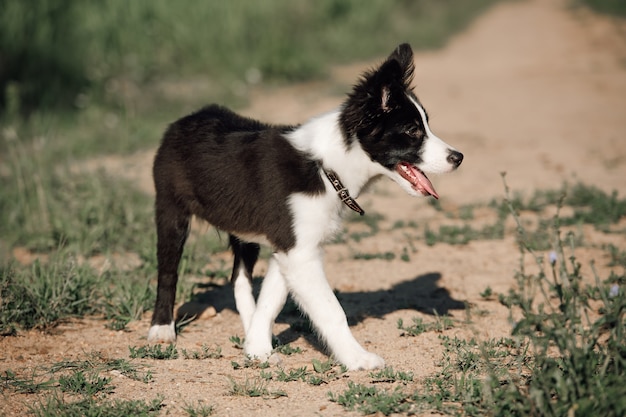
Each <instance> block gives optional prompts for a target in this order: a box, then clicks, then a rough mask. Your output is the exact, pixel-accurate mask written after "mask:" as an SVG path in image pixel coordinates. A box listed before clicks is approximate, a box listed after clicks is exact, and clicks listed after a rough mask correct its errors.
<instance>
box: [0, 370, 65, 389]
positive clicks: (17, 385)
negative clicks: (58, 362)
mask: <svg viewBox="0 0 626 417" xmlns="http://www.w3.org/2000/svg"><path fill="white" fill-rule="evenodd" d="M0 384H1V385H0V387H1V388H0V391H4V390H5V389H7V388H10V389H11V390H13V391H15V392H17V393H20V394H36V393H39V392H41V391H44V390H49V389H53V388H54V387H55V385H56V381H55V380H53V379H48V380H45V381H43V382H36V381H35V376H34V375H33V376H31V377H30V378H21V377H18V376H17V374H16V373H15V372H13V371H12V370H10V369H7V370H5V371H4V374H3V375H0Z"/></svg>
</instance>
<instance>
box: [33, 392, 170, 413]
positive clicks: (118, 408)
mask: <svg viewBox="0 0 626 417" xmlns="http://www.w3.org/2000/svg"><path fill="white" fill-rule="evenodd" d="M162 406H163V405H162V400H161V399H160V398H156V399H154V400H152V401H150V402H145V401H141V400H115V401H109V400H104V401H98V400H96V399H94V398H84V399H82V400H78V401H74V402H70V401H66V400H65V399H64V398H63V397H60V396H58V395H53V396H50V397H46V398H45V399H44V400H43V401H41V402H40V403H38V404H36V405H34V406H32V407H31V410H30V412H31V413H32V414H33V415H34V416H36V417H53V416H61V415H62V416H66V417H126V416H136V417H150V416H157V415H158V414H159V410H160V409H161V408H162Z"/></svg>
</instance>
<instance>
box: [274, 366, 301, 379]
mask: <svg viewBox="0 0 626 417" xmlns="http://www.w3.org/2000/svg"><path fill="white" fill-rule="evenodd" d="M307 375H308V372H307V369H306V366H304V367H302V368H297V369H290V370H289V371H288V372H285V371H284V370H282V369H281V370H279V371H277V372H276V380H277V381H281V382H292V381H305V380H306V377H307Z"/></svg>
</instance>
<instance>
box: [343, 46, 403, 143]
mask: <svg viewBox="0 0 626 417" xmlns="http://www.w3.org/2000/svg"><path fill="white" fill-rule="evenodd" d="M414 69H415V67H414V64H413V51H412V50H411V47H410V46H409V45H408V44H402V45H399V46H398V47H397V48H396V49H395V50H394V51H393V52H392V53H391V55H389V57H388V58H387V59H386V60H385V61H384V62H383V63H382V64H381V65H380V66H379V67H378V68H375V69H373V70H371V71H368V72H366V73H365V74H363V76H362V78H361V80H360V81H359V82H358V83H357V84H356V85H355V86H354V88H353V89H352V92H351V93H350V94H349V95H348V100H347V101H346V102H345V104H344V108H343V111H342V114H341V125H342V128H343V130H344V132H345V136H346V137H347V138H351V137H352V136H353V135H370V134H373V133H375V131H376V129H377V127H378V118H379V117H381V116H382V115H383V114H385V113H387V112H389V111H391V110H393V109H394V108H396V107H398V106H399V105H401V104H400V103H401V100H402V99H401V96H402V95H404V94H406V91H407V90H410V89H411V82H412V81H413V72H414Z"/></svg>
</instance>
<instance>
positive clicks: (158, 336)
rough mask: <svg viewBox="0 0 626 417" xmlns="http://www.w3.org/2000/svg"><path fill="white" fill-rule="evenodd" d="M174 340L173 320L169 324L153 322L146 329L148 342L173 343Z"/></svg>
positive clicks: (174, 328)
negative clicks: (152, 324) (153, 323)
mask: <svg viewBox="0 0 626 417" xmlns="http://www.w3.org/2000/svg"><path fill="white" fill-rule="evenodd" d="M175 341H176V327H175V326H174V322H171V323H170V324H155V325H154V326H152V327H150V330H149V331H148V342H166V343H173V342H175Z"/></svg>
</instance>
